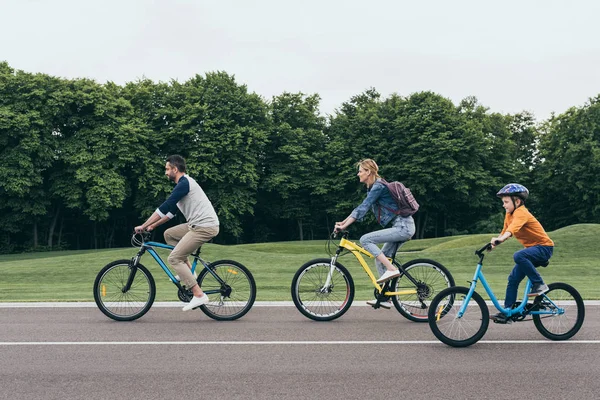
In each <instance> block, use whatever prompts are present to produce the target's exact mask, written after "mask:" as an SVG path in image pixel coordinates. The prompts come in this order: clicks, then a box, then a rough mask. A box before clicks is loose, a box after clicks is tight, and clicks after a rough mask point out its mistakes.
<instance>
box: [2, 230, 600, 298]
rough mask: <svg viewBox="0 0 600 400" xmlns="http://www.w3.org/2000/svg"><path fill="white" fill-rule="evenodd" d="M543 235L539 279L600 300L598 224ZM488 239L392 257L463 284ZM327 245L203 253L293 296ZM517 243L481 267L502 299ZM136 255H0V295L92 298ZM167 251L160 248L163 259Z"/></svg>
mask: <svg viewBox="0 0 600 400" xmlns="http://www.w3.org/2000/svg"><path fill="white" fill-rule="evenodd" d="M549 235H550V237H551V238H552V240H554V242H555V244H556V248H555V251H554V256H553V257H552V259H551V262H550V266H549V267H547V268H544V269H542V270H541V273H542V276H543V277H544V280H545V281H546V282H547V283H551V282H556V281H562V282H567V283H569V284H571V285H573V286H575V287H576V288H577V289H578V290H579V291H580V292H581V294H582V295H583V296H584V298H586V299H600V285H599V283H600V278H599V275H600V246H598V245H597V239H598V238H599V237H600V225H599V224H580V225H572V226H568V227H565V228H561V229H558V230H556V231H554V232H549ZM491 237H492V234H488V235H468V236H454V237H444V238H436V239H423V240H413V241H410V242H408V243H406V244H405V245H404V246H403V247H402V248H401V249H400V252H399V253H398V256H397V258H398V259H400V260H402V261H408V260H410V259H414V258H432V259H434V260H437V261H439V262H441V263H442V264H444V265H445V266H446V267H448V268H449V269H450V271H451V272H452V274H453V276H454V278H455V280H456V284H457V285H460V286H466V285H468V283H467V282H468V281H470V280H471V279H472V277H473V272H474V270H475V264H476V262H477V257H476V256H475V255H474V251H475V250H476V249H478V248H479V247H481V246H483V245H484V244H485V243H486V242H487V241H488V240H489V239H490V238H491ZM326 245H327V241H324V240H323V241H303V242H274V243H260V244H245V245H237V246H221V245H215V244H207V245H205V246H204V248H203V252H202V255H203V257H204V258H205V259H207V260H211V261H213V260H217V259H233V260H237V261H239V262H241V263H243V264H245V265H246V266H248V267H249V268H250V270H251V271H252V273H253V274H254V277H255V279H256V282H257V286H258V296H257V300H259V301H260V300H291V297H290V284H291V280H292V277H293V276H294V273H295V272H296V270H297V269H298V268H299V267H300V266H301V265H302V264H304V263H305V262H307V261H309V260H311V259H314V258H322V257H329V255H328V252H327V247H326ZM520 248H521V245H520V244H519V243H518V242H517V241H516V240H509V241H508V242H506V243H505V244H503V245H502V246H499V247H498V248H497V249H496V250H495V251H493V252H491V253H490V254H489V255H488V256H486V259H485V263H484V273H485V275H486V278H487V279H488V281H489V283H490V284H491V286H492V288H493V289H494V291H495V292H496V295H497V296H498V297H500V298H503V297H504V290H505V288H506V279H507V277H508V274H509V273H510V271H511V269H512V267H513V260H512V254H513V253H514V252H515V251H516V250H518V249H520ZM334 249H335V248H334V247H332V250H334ZM135 253H136V249H135V248H123V249H111V250H99V251H93V250H85V251H60V252H46V253H26V254H12V255H4V256H0V301H2V302H12V301H93V295H92V286H93V283H94V279H95V277H96V274H97V273H98V271H99V270H100V269H101V268H102V267H103V266H104V265H106V264H107V263H109V262H111V261H113V260H117V259H129V258H131V257H132V256H133V255H135ZM166 254H167V253H166V252H164V251H163V252H161V255H162V256H163V259H165V260H166ZM339 261H340V262H341V263H342V264H343V265H345V266H346V267H348V268H349V270H350V271H351V273H352V276H353V278H354V282H355V284H356V288H357V299H359V300H366V299H368V298H370V297H371V296H372V293H373V288H372V286H371V284H370V281H369V280H368V277H367V275H366V274H365V273H364V271H363V270H362V268H361V267H360V265H359V264H358V262H357V261H356V260H355V259H354V257H353V256H352V255H350V254H348V255H345V256H344V257H341V258H340V259H339ZM142 263H143V264H144V265H145V266H146V267H148V268H149V269H150V271H151V272H152V274H153V276H154V278H155V280H156V283H157V289H158V294H157V300H158V301H166V300H176V299H177V297H176V290H175V287H174V286H173V285H172V284H171V283H170V282H169V281H168V279H167V277H166V275H165V274H164V272H163V271H162V270H161V269H160V268H159V267H158V265H157V264H156V263H155V262H154V260H152V258H151V257H150V256H149V255H145V256H144V258H143V259H142ZM370 265H373V262H372V260H371V261H370ZM372 268H373V269H374V266H372Z"/></svg>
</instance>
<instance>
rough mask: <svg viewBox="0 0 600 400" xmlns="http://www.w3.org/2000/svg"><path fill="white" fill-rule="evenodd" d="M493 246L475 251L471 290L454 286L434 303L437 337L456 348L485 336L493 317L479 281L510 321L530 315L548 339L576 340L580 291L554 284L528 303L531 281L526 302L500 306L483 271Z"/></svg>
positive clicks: (432, 323) (580, 314)
mask: <svg viewBox="0 0 600 400" xmlns="http://www.w3.org/2000/svg"><path fill="white" fill-rule="evenodd" d="M491 246H492V245H491V243H488V244H486V245H485V246H483V247H482V248H481V249H479V250H477V251H476V252H475V254H476V255H477V256H479V263H478V264H477V269H476V270H475V275H474V277H473V280H472V281H471V286H470V287H468V288H467V287H460V286H454V287H450V288H447V289H444V290H443V291H441V292H440V293H438V294H437V295H436V296H435V297H434V299H433V300H432V301H431V304H430V306H429V313H428V319H429V326H430V328H431V331H432V332H433V334H434V335H435V337H437V338H438V339H439V340H440V341H442V342H443V343H445V344H447V345H449V346H453V347H466V346H470V345H472V344H474V343H476V342H477V341H478V340H480V339H481V338H482V337H483V335H484V334H485V332H486V330H487V328H488V325H489V318H490V317H489V311H488V307H487V305H486V303H485V301H484V300H483V298H482V297H481V295H479V294H478V293H477V292H476V291H475V287H476V286H477V282H478V281H481V283H482V285H483V288H484V289H485V291H486V292H487V294H488V296H489V297H490V299H491V300H492V303H493V304H494V306H495V307H496V308H497V309H498V311H500V312H502V313H504V314H505V315H506V316H507V318H508V319H507V321H508V322H519V321H523V320H525V318H526V317H528V316H531V317H532V319H533V323H534V325H535V327H536V328H537V330H538V331H539V332H540V333H541V334H542V335H544V336H545V337H546V338H548V339H551V340H567V339H569V338H571V337H573V336H574V335H575V334H576V333H577V332H578V331H579V329H580V328H581V325H582V324H583V320H584V318H585V308H584V305H583V299H582V298H581V295H580V294H579V292H578V291H577V290H575V288H574V287H572V286H570V285H567V284H566V283H561V282H556V283H551V284H550V285H548V287H549V289H550V290H548V292H546V293H544V294H542V295H539V296H536V297H535V299H534V300H533V302H531V303H529V302H528V301H527V299H528V296H527V295H528V294H529V292H530V291H531V282H530V281H529V279H528V280H527V284H526V285H525V293H524V296H523V301H521V302H520V303H516V304H515V305H513V308H503V307H501V306H500V304H499V303H498V300H497V299H496V296H494V293H493V292H492V290H491V289H490V286H489V285H488V283H487V281H486V280H485V277H484V275H483V271H482V268H483V258H484V256H485V254H484V253H485V252H486V251H487V250H490V249H491ZM546 265H547V264H546ZM546 265H538V266H536V267H542V266H543V267H545V266H546ZM507 321H504V323H506V322H507Z"/></svg>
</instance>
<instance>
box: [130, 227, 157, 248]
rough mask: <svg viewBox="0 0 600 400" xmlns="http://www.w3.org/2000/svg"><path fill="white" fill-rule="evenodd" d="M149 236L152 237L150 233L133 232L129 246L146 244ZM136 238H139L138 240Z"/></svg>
mask: <svg viewBox="0 0 600 400" xmlns="http://www.w3.org/2000/svg"><path fill="white" fill-rule="evenodd" d="M150 235H152V232H148V231H143V232H140V233H137V232H133V235H132V236H131V244H132V245H133V247H138V246H141V245H142V244H143V243H144V242H147V241H148V239H150ZM138 236H139V239H138Z"/></svg>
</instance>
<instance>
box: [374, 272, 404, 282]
mask: <svg viewBox="0 0 600 400" xmlns="http://www.w3.org/2000/svg"><path fill="white" fill-rule="evenodd" d="M397 276H400V271H398V270H397V269H396V270H394V271H385V272H384V273H383V275H381V278H379V279H377V283H384V282H387V281H389V280H390V279H393V278H395V277H397Z"/></svg>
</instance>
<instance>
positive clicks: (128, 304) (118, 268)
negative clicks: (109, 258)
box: [94, 260, 156, 321]
mask: <svg viewBox="0 0 600 400" xmlns="http://www.w3.org/2000/svg"><path fill="white" fill-rule="evenodd" d="M130 263H131V261H130V260H118V261H113V262H112V263H110V264H108V265H106V266H105V267H104V268H102V270H100V272H99V273H98V275H97V276H96V280H95V281H94V300H95V301H96V305H97V306H98V308H99V309H100V311H102V312H103V313H104V315H106V316H107V317H109V318H112V319H114V320H116V321H133V320H134V319H138V318H139V317H141V316H142V315H144V314H146V313H147V312H148V310H150V307H152V303H154V297H155V296H156V285H155V284H154V278H153V277H152V275H151V274H150V272H149V271H148V270H147V269H146V267H144V266H143V265H142V264H138V265H137V267H135V276H134V278H133V282H132V284H131V287H130V288H129V290H127V291H124V288H125V286H126V284H127V280H128V279H129V275H130V274H131V273H132V272H133V269H132V268H131V267H130Z"/></svg>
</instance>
